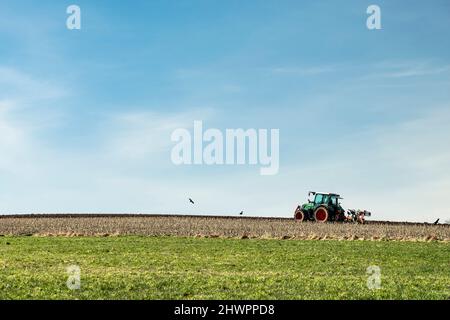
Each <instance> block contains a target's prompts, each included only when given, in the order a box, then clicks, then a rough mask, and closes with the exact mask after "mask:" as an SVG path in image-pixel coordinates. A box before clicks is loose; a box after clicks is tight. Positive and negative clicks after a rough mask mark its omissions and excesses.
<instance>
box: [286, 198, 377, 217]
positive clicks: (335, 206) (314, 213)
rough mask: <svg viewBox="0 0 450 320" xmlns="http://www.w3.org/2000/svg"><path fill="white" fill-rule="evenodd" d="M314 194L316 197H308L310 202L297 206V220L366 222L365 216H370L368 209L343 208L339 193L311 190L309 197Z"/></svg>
mask: <svg viewBox="0 0 450 320" xmlns="http://www.w3.org/2000/svg"><path fill="white" fill-rule="evenodd" d="M311 196H314V199H313V200H311V199H308V203H305V204H303V205H301V206H297V209H296V210H295V213H294V218H295V220H297V221H308V220H310V221H316V222H326V221H342V222H359V223H364V221H365V219H364V218H365V216H370V215H371V214H370V212H368V211H366V210H348V211H347V212H345V210H344V209H343V208H342V206H341V204H340V202H339V200H341V199H342V198H341V196H340V195H339V194H337V193H324V192H314V191H310V192H309V193H308V198H310V197H311Z"/></svg>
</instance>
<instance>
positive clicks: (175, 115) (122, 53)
mask: <svg viewBox="0 0 450 320" xmlns="http://www.w3.org/2000/svg"><path fill="white" fill-rule="evenodd" d="M71 4H76V5H78V6H80V8H81V19H82V29H81V30H72V31H71V30H68V29H67V28H66V25H65V24H66V18H67V16H68V15H67V14H66V8H67V6H69V5H71ZM371 4H377V5H379V6H380V8H381V19H382V29H381V30H372V31H370V30H368V29H367V28H366V19H367V17H368V15H367V14H366V9H367V7H368V6H369V5H371ZM449 18H450V3H449V2H448V1H444V0H443V1H431V2H426V1H376V2H374V1H283V0H282V1H279V0H278V1H231V0H227V1H206V0H205V1H200V0H199V1H194V0H192V1H127V2H125V1H74V2H66V1H40V2H39V4H37V3H36V2H35V1H34V2H32V1H20V0H19V1H2V2H1V3H0V155H1V156H0V212H2V213H31V212H49V213H51V212H150V213H160V212H163V213H189V214H193V213H197V214H236V213H238V212H240V211H241V210H244V211H245V212H246V214H247V215H263V216H291V215H292V214H293V210H294V208H295V207H296V205H297V204H298V203H301V202H304V201H305V200H306V193H307V191H308V190H320V191H330V192H339V193H341V194H342V195H343V196H344V198H345V200H344V207H347V208H353V207H355V208H365V209H369V210H371V211H372V212H373V214H374V218H376V219H390V220H405V219H406V220H413V221H434V220H435V219H436V218H438V217H440V218H441V219H443V220H444V219H450V211H449V210H450V209H449V207H448V205H446V203H445V199H447V198H448V190H450V170H449V169H450V148H449V147H450V145H449V144H450V143H449V138H448V137H449V136H450V127H449V126H448V123H449V122H450V99H449V98H450V40H449V39H450V38H449V37H448V32H449V31H450V19H449ZM194 120H202V121H203V122H204V126H205V127H214V128H219V129H226V128H265V129H271V128H277V129H280V171H279V174H278V175H275V176H260V175H259V169H258V168H257V167H255V166H175V165H173V164H172V162H171V160H170V151H171V148H172V147H173V145H174V144H173V143H172V142H171V141H170V134H171V132H172V131H173V130H174V129H176V128H190V127H192V125H193V121H194ZM188 197H192V198H193V199H195V200H196V205H195V206H190V205H189V203H188V202H187V200H186V199H187V198H188Z"/></svg>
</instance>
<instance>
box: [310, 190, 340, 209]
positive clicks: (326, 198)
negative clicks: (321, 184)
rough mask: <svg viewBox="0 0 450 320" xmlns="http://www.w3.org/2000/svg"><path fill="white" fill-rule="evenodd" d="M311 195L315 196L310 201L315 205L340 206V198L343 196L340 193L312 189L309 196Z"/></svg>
mask: <svg viewBox="0 0 450 320" xmlns="http://www.w3.org/2000/svg"><path fill="white" fill-rule="evenodd" d="M311 195H313V196H314V199H313V200H312V201H311V200H309V203H313V204H314V205H327V206H336V207H337V206H340V202H339V199H343V198H341V196H340V195H338V194H336V193H324V192H313V191H310V192H309V194H308V196H310V197H311Z"/></svg>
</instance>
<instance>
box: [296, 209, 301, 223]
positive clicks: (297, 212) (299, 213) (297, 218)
mask: <svg viewBox="0 0 450 320" xmlns="http://www.w3.org/2000/svg"><path fill="white" fill-rule="evenodd" d="M295 220H299V221H303V212H301V211H295Z"/></svg>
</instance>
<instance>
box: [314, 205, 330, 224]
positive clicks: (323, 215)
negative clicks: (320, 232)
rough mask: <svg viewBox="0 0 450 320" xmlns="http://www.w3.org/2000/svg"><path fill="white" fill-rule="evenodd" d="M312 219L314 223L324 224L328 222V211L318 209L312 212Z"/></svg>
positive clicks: (322, 208) (321, 208)
mask: <svg viewBox="0 0 450 320" xmlns="http://www.w3.org/2000/svg"><path fill="white" fill-rule="evenodd" d="M314 219H315V220H316V222H326V221H327V220H328V210H327V209H326V208H324V207H319V208H317V209H316V211H314Z"/></svg>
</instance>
